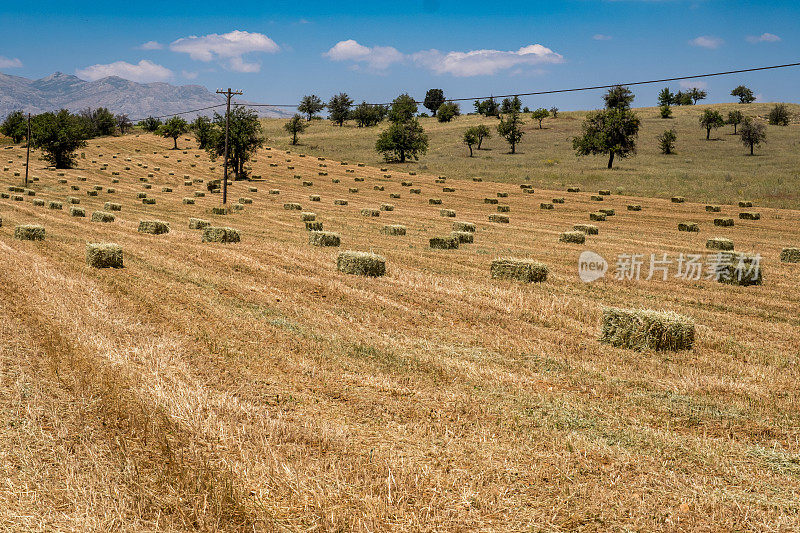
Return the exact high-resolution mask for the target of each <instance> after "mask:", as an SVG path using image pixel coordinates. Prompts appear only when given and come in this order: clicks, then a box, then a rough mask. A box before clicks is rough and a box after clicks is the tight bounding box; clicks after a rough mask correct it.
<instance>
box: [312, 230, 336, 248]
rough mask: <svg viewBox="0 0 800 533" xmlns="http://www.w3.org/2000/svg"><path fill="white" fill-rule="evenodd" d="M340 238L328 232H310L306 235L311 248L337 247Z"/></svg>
mask: <svg viewBox="0 0 800 533" xmlns="http://www.w3.org/2000/svg"><path fill="white" fill-rule="evenodd" d="M341 243H342V239H341V237H339V235H337V234H336V233H332V232H330V231H312V232H310V233H309V234H308V244H310V245H312V246H339V245H340V244H341Z"/></svg>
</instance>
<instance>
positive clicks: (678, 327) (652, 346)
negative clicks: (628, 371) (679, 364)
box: [600, 307, 695, 351]
mask: <svg viewBox="0 0 800 533" xmlns="http://www.w3.org/2000/svg"><path fill="white" fill-rule="evenodd" d="M600 327H601V333H600V342H605V343H608V344H610V345H612V346H617V347H620V348H628V349H632V350H637V351H643V350H690V349H691V348H692V346H694V336H695V332H694V329H695V326H694V320H692V319H691V318H689V317H686V316H683V315H679V314H677V313H674V312H672V311H653V310H650V309H619V308H615V307H606V308H604V309H603V320H602V323H601V326H600Z"/></svg>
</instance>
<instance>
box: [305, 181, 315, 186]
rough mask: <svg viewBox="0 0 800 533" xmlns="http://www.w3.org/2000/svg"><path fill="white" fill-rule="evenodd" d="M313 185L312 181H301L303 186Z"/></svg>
mask: <svg viewBox="0 0 800 533" xmlns="http://www.w3.org/2000/svg"><path fill="white" fill-rule="evenodd" d="M313 186H314V182H313V181H304V182H303V187H313Z"/></svg>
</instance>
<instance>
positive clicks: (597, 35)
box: [592, 33, 612, 41]
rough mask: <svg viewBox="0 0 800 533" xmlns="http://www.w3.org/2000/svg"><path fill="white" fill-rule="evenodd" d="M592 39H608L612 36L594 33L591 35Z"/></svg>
mask: <svg viewBox="0 0 800 533" xmlns="http://www.w3.org/2000/svg"><path fill="white" fill-rule="evenodd" d="M592 39H594V40H595V41H610V40H611V39H612V37H611V36H610V35H604V34H602V33H596V34H594V35H593V36H592Z"/></svg>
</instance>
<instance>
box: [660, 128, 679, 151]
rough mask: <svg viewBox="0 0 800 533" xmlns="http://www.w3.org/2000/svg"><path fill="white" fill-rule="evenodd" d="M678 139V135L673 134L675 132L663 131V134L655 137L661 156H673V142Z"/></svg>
mask: <svg viewBox="0 0 800 533" xmlns="http://www.w3.org/2000/svg"><path fill="white" fill-rule="evenodd" d="M677 138H678V135H677V134H676V133H675V130H664V133H662V134H661V135H659V136H658V137H657V139H658V146H659V147H660V148H661V153H662V154H666V155H669V154H674V153H675V140H676V139H677Z"/></svg>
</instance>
